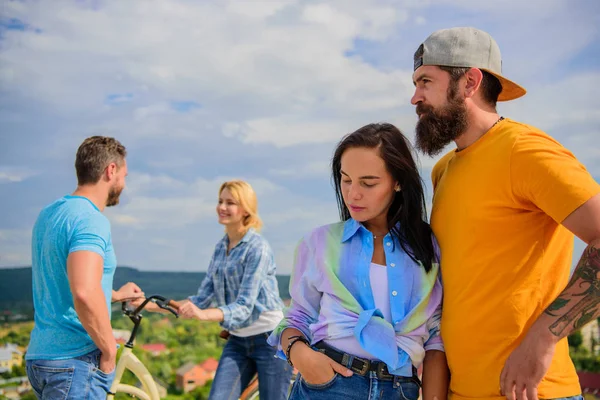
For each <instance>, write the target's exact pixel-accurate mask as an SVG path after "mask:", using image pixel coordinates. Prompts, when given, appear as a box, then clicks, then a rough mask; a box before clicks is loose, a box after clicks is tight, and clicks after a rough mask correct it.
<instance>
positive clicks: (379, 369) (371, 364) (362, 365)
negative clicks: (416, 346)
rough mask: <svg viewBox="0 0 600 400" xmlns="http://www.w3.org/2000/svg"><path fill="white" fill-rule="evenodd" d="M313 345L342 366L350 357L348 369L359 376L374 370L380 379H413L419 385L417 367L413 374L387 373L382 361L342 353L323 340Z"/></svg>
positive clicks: (346, 363)
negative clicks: (409, 375)
mask: <svg viewBox="0 0 600 400" xmlns="http://www.w3.org/2000/svg"><path fill="white" fill-rule="evenodd" d="M314 346H315V347H316V348H317V349H318V350H319V351H320V352H321V353H323V354H325V355H326V356H327V357H329V358H331V359H332V360H333V361H335V362H337V363H338V364H341V365H343V366H346V365H348V360H350V358H351V357H352V366H351V367H350V369H351V370H352V371H353V372H355V373H357V374H359V375H361V376H367V375H368V374H369V372H371V371H375V373H376V374H377V379H380V380H384V381H391V380H394V378H397V379H398V380H399V381H400V382H402V381H413V382H415V383H416V384H418V385H419V386H421V381H420V380H419V377H418V376H417V369H416V368H415V367H414V366H413V376H411V377H405V376H396V375H392V374H390V373H389V371H388V368H387V365H386V364H385V363H384V362H383V361H371V360H367V359H365V358H360V357H356V356H353V355H352V354H348V353H343V352H341V351H338V350H335V349H334V348H332V347H331V346H328V345H326V344H325V343H323V342H318V343H315V345H314Z"/></svg>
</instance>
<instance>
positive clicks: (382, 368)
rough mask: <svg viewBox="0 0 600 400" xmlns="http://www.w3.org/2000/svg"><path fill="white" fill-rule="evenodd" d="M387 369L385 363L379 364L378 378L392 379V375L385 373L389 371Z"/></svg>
mask: <svg viewBox="0 0 600 400" xmlns="http://www.w3.org/2000/svg"><path fill="white" fill-rule="evenodd" d="M386 367H387V366H386V365H385V363H384V362H382V361H380V362H379V364H378V365H377V378H379V379H388V378H389V377H390V374H389V373H387V372H386V371H385V370H386V369H387V368H386Z"/></svg>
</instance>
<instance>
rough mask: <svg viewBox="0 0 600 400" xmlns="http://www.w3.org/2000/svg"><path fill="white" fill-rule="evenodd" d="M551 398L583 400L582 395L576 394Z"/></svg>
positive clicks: (557, 399)
mask: <svg viewBox="0 0 600 400" xmlns="http://www.w3.org/2000/svg"><path fill="white" fill-rule="evenodd" d="M552 400H583V396H582V395H580V394H578V395H577V396H571V397H559V398H556V399H552Z"/></svg>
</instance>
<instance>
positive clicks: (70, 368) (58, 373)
mask: <svg viewBox="0 0 600 400" xmlns="http://www.w3.org/2000/svg"><path fill="white" fill-rule="evenodd" d="M99 363H100V350H94V351H92V352H90V353H88V354H85V355H83V356H80V357H75V358H69V359H67V360H27V363H26V366H27V377H28V378H29V382H30V383H31V386H32V388H33V391H34V392H35V394H36V395H37V397H38V399H43V400H46V399H48V400H50V399H52V400H63V399H65V400H66V399H77V400H96V399H103V400H104V399H106V395H107V393H108V391H109V390H110V385H111V384H112V382H113V380H114V378H115V371H113V372H111V373H110V374H105V373H104V372H102V371H101V370H100V368H99Z"/></svg>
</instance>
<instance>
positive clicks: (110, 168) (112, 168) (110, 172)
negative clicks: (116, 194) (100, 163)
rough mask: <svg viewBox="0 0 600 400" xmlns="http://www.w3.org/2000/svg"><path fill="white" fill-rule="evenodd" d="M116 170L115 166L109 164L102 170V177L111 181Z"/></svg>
mask: <svg viewBox="0 0 600 400" xmlns="http://www.w3.org/2000/svg"><path fill="white" fill-rule="evenodd" d="M118 169H119V168H118V167H117V164H115V163H110V164H108V166H107V167H106V169H105V170H104V176H105V177H106V179H107V180H111V179H112V178H113V177H114V176H115V175H116V173H117V170H118Z"/></svg>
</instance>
